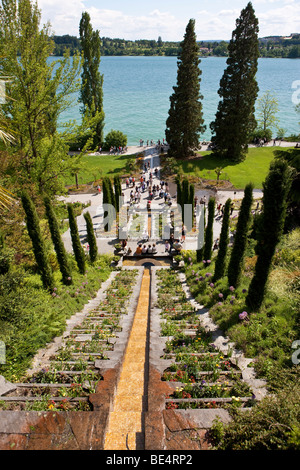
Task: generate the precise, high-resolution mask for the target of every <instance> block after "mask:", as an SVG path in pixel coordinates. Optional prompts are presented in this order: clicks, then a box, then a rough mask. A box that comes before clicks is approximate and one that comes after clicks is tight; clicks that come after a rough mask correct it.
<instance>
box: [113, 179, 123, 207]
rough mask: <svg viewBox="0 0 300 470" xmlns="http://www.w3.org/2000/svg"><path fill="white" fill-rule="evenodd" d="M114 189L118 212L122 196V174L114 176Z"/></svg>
mask: <svg viewBox="0 0 300 470" xmlns="http://www.w3.org/2000/svg"><path fill="white" fill-rule="evenodd" d="M114 189H115V204H116V205H115V208H116V213H117V214H118V213H119V212H120V197H121V196H122V186H121V180H120V176H114Z"/></svg>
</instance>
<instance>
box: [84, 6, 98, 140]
mask: <svg viewBox="0 0 300 470" xmlns="http://www.w3.org/2000/svg"><path fill="white" fill-rule="evenodd" d="M79 36H80V43H81V47H82V51H83V72H82V85H81V91H80V98H79V99H80V101H81V102H82V103H83V107H82V109H81V112H82V114H84V115H91V116H93V117H95V116H97V117H98V123H97V125H96V132H95V136H94V146H95V147H97V146H99V145H100V144H102V143H103V128H104V112H103V88H102V87H103V75H101V74H100V72H99V66H100V57H101V54H100V50H101V38H100V33H99V31H98V30H96V31H93V28H92V25H91V18H90V15H89V14H88V13H87V12H84V13H82V16H81V20H80V24H79Z"/></svg>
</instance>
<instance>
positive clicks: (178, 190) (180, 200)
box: [176, 176, 182, 206]
mask: <svg viewBox="0 0 300 470" xmlns="http://www.w3.org/2000/svg"><path fill="white" fill-rule="evenodd" d="M176 185H177V204H179V205H180V206H182V188H181V180H180V176H177V178H176Z"/></svg>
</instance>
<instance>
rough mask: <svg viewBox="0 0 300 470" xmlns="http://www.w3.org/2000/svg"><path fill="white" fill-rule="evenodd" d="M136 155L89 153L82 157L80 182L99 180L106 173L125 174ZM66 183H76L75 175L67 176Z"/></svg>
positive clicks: (79, 174)
mask: <svg viewBox="0 0 300 470" xmlns="http://www.w3.org/2000/svg"><path fill="white" fill-rule="evenodd" d="M135 158H136V155H87V156H84V157H82V169H81V170H80V171H79V173H78V183H79V184H86V183H92V182H93V181H98V180H99V179H101V178H103V177H104V176H106V175H111V176H113V175H115V174H118V173H120V174H123V173H125V172H126V171H128V164H129V162H131V161H132V162H133V163H134V162H135ZM64 184H65V185H73V184H75V177H72V176H70V177H68V178H65V181H64Z"/></svg>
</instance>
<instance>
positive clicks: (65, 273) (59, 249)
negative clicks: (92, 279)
mask: <svg viewBox="0 0 300 470" xmlns="http://www.w3.org/2000/svg"><path fill="white" fill-rule="evenodd" d="M44 204H45V209H46V217H47V219H48V224H49V229H50V233H51V238H52V242H53V245H54V249H55V252H56V256H57V261H58V264H59V268H60V271H61V274H62V279H63V283H64V284H65V285H70V284H72V273H71V269H70V267H69V264H68V258H67V253H66V249H65V246H64V243H63V241H62V239H61V235H60V230H59V226H58V222H57V219H56V216H55V212H54V210H53V207H52V204H51V200H50V198H49V197H48V196H46V197H45V198H44Z"/></svg>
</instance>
